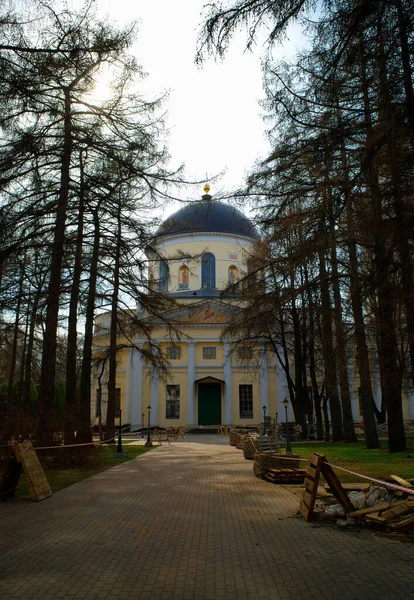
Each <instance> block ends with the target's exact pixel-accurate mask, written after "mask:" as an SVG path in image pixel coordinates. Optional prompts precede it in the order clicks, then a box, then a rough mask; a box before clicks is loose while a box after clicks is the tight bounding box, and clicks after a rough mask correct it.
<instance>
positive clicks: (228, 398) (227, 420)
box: [223, 344, 233, 425]
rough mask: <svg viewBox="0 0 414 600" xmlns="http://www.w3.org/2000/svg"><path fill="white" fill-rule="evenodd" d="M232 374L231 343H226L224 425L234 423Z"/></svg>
mask: <svg viewBox="0 0 414 600" xmlns="http://www.w3.org/2000/svg"><path fill="white" fill-rule="evenodd" d="M231 374H232V373H231V347H230V344H224V423H223V424H224V425H232V424H233V407H232V398H233V388H232V377H231Z"/></svg>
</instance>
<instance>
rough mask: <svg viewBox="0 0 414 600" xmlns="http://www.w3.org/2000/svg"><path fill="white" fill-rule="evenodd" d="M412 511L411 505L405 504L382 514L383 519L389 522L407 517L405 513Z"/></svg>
mask: <svg viewBox="0 0 414 600" xmlns="http://www.w3.org/2000/svg"><path fill="white" fill-rule="evenodd" d="M410 510H411V509H410V507H409V505H408V504H407V503H406V502H403V503H402V504H400V505H399V506H393V507H392V508H390V509H388V510H385V511H384V512H382V513H381V517H383V518H384V519H385V520H386V521H389V520H391V519H394V518H395V517H399V516H401V515H405V513H408V512H409V511H410Z"/></svg>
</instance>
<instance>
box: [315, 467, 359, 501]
mask: <svg viewBox="0 0 414 600" xmlns="http://www.w3.org/2000/svg"><path fill="white" fill-rule="evenodd" d="M321 472H322V475H323V476H324V477H325V480H326V483H327V484H328V485H329V487H330V488H331V490H332V493H333V494H334V496H335V498H336V499H337V500H338V502H340V503H341V504H342V505H343V506H344V507H345V509H346V511H347V513H350V512H352V511H354V510H355V509H354V505H353V504H352V502H351V500H350V499H349V496H348V494H347V493H346V491H345V490H344V488H343V487H342V485H341V482H340V481H339V479H338V477H337V476H336V474H335V472H334V471H333V469H332V467H331V465H328V463H326V462H322V465H321Z"/></svg>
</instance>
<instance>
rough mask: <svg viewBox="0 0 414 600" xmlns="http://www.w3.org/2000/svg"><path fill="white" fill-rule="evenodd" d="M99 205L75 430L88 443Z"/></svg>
mask: <svg viewBox="0 0 414 600" xmlns="http://www.w3.org/2000/svg"><path fill="white" fill-rule="evenodd" d="M99 212H100V203H98V205H97V207H96V209H95V211H94V213H93V220H94V235H93V248H92V258H91V265H90V273H89V289H88V298H87V301H86V315H85V334H84V342H83V353H82V368H81V378H80V394H79V411H78V421H77V423H76V428H77V430H78V442H79V443H88V442H90V441H92V432H91V383H92V381H91V379H92V340H93V325H94V316H95V300H96V283H97V280H98V261H99V248H100V240H101V230H100V215H99Z"/></svg>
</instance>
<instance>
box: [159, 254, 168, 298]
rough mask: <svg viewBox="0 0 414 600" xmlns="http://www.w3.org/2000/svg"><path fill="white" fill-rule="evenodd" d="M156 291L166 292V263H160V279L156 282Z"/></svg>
mask: <svg viewBox="0 0 414 600" xmlns="http://www.w3.org/2000/svg"><path fill="white" fill-rule="evenodd" d="M158 291H159V292H168V261H167V260H161V261H160V277H159V280H158Z"/></svg>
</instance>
